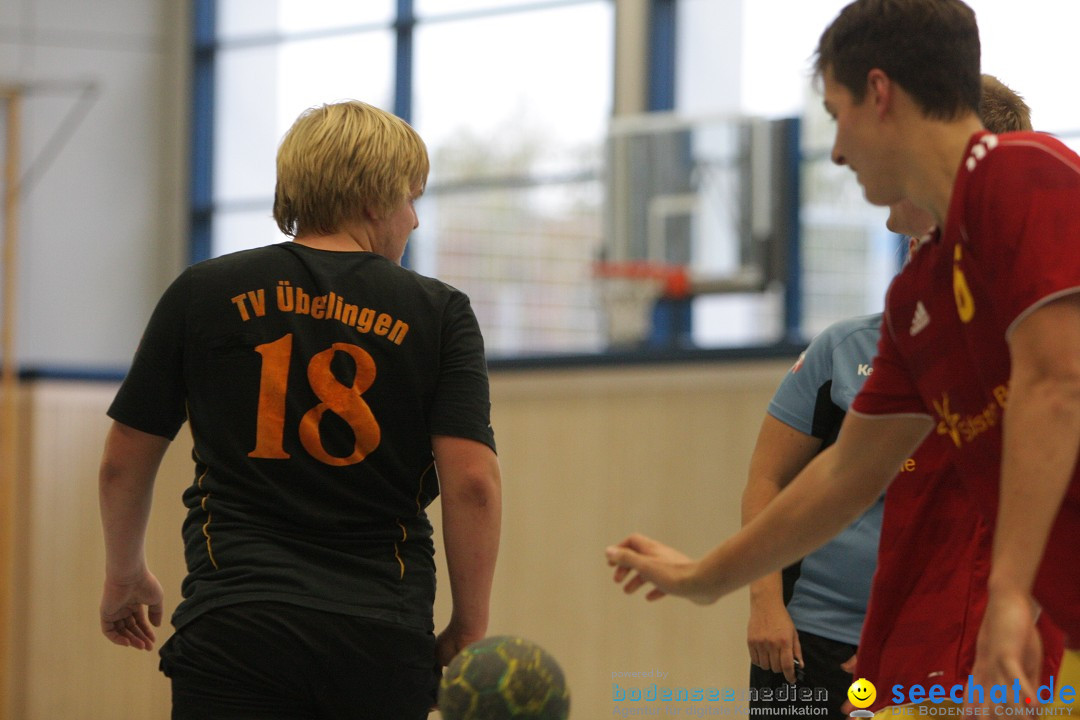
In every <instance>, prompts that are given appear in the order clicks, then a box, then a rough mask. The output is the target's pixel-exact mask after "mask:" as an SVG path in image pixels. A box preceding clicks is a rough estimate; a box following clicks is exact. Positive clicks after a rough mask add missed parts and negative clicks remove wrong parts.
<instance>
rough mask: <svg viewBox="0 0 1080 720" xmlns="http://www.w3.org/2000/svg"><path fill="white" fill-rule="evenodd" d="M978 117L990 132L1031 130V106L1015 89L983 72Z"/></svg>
mask: <svg viewBox="0 0 1080 720" xmlns="http://www.w3.org/2000/svg"><path fill="white" fill-rule="evenodd" d="M979 118H980V119H982V124H983V127H985V128H986V129H987V130H989V131H990V132H992V133H1004V132H1015V131H1017V130H1031V108H1029V107H1028V105H1027V103H1026V102H1024V98H1022V97H1020V94H1019V93H1017V92H1016V91H1015V90H1013V89H1012V88H1010V87H1009V86H1007V85H1006V84H1005V83H1003V82H1001V81H1000V80H998V79H997V78H996V77H994V76H993V75H987V74H986V73H983V76H982V97H981V98H980V100H979Z"/></svg>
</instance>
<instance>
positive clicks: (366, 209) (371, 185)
mask: <svg viewBox="0 0 1080 720" xmlns="http://www.w3.org/2000/svg"><path fill="white" fill-rule="evenodd" d="M428 170H429V161H428V154H427V148H426V147H425V146H424V141H423V140H421V139H420V136H419V135H418V134H417V133H416V131H415V130H414V129H413V128H412V127H411V126H410V125H409V124H408V123H406V122H405V121H404V120H402V119H401V118H399V117H397V116H395V115H392V114H390V113H388V112H386V111H384V110H380V109H379V108H377V107H373V106H371V105H368V104H367V103H362V102H359V101H357V100H349V101H345V102H340V103H333V104H328V105H322V106H319V107H314V108H310V109H308V110H305V111H304V112H303V113H301V115H300V117H298V118H297V119H296V122H294V123H293V126H292V127H291V128H289V131H288V132H287V133H286V134H285V137H284V138H283V139H282V141H281V145H280V146H279V147H278V154H277V186H276V187H275V189H274V220H276V221H277V225H278V227H279V228H281V231H282V232H283V233H285V234H286V235H288V236H290V237H297V236H299V235H329V234H332V233H334V232H337V231H338V230H340V229H341V226H342V224H343V223H346V222H349V221H353V220H359V219H362V218H363V217H364V215H365V213H371V214H373V215H375V216H376V217H382V216H385V215H386V214H388V213H390V212H391V211H392V210H394V209H395V208H396V207H398V206H399V205H401V204H402V203H404V202H405V201H407V200H408V199H409V198H411V197H412V196H413V195H414V194H415V193H419V192H422V191H423V189H424V185H425V183H426V182H427V176H428Z"/></svg>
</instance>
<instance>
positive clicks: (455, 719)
mask: <svg viewBox="0 0 1080 720" xmlns="http://www.w3.org/2000/svg"><path fill="white" fill-rule="evenodd" d="M439 712H441V713H442V716H443V720H510V719H511V718H514V719H516V720H566V717H567V716H568V715H569V714H570V691H569V690H568V689H567V687H566V681H565V679H564V678H563V673H562V668H560V667H559V663H557V662H556V661H555V658H553V657H552V656H551V655H550V654H549V653H548V652H546V651H545V650H544V649H543V648H542V647H540V646H539V645H537V644H536V643H534V642H531V641H529V640H526V639H524V638H520V637H513V636H509V635H499V636H496V637H490V638H485V639H483V640H480V641H478V642H475V643H473V644H472V645H470V646H468V647H467V648H465V649H464V650H462V651H461V652H460V653H458V654H457V656H455V657H454V659H453V660H451V661H450V664H449V665H448V666H447V668H446V670H445V671H444V672H443V678H442V682H441V683H440V685H439Z"/></svg>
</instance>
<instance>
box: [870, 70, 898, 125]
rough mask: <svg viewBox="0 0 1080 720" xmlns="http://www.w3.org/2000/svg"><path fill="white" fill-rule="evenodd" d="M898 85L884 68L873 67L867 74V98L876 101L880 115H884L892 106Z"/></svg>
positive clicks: (876, 108)
mask: <svg viewBox="0 0 1080 720" xmlns="http://www.w3.org/2000/svg"><path fill="white" fill-rule="evenodd" d="M895 91H896V85H895V84H894V83H893V81H892V78H890V77H889V76H888V75H886V74H885V71H884V70H881V69H879V68H873V69H872V70H871V71H870V72H869V73H867V75H866V98H867V100H869V101H871V102H872V103H874V109H875V110H876V111H877V115H878V117H883V116H884V115H885V114H886V113H887V112H888V111H889V110H890V109H891V107H892V103H893V93H894V92H895Z"/></svg>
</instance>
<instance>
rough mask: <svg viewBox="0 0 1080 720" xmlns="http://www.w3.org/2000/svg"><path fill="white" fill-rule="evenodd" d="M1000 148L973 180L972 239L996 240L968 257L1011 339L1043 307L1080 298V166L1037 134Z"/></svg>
mask: <svg viewBox="0 0 1080 720" xmlns="http://www.w3.org/2000/svg"><path fill="white" fill-rule="evenodd" d="M1000 143H1001V144H1000V146H999V147H998V148H995V150H994V151H992V152H990V153H988V154H987V156H986V158H985V159H984V160H983V161H982V162H981V163H980V164H981V165H985V167H980V168H979V171H977V172H975V173H973V176H972V182H976V183H977V187H976V188H974V190H975V192H973V193H971V194H970V195H969V198H970V199H971V200H972V201H973V202H972V204H971V205H970V206H969V208H971V209H972V210H973V211H974V214H973V215H972V216H969V217H971V223H972V226H971V227H970V228H969V233H968V236H969V237H971V238H974V239H982V238H993V246H992V247H991V246H983V247H979V246H978V245H977V244H976V245H975V246H970V249H971V252H972V254H973V260H974V261H975V263H976V264H977V266H978V268H979V271H980V272H981V273H984V280H985V282H986V285H987V287H988V288H993V292H992V295H993V298H994V303H995V305H996V307H995V311H996V313H995V314H997V315H998V317H999V318H1001V320H1002V321H1003V325H1005V326H1006V327H1007V328H1008V330H1009V331H1011V330H1012V327H1014V326H1015V324H1016V323H1017V322H1018V321H1019V320H1021V319H1022V318H1023V317H1025V316H1026V315H1027V314H1028V313H1030V312H1032V311H1033V310H1035V309H1036V308H1038V307H1039V306H1041V305H1043V304H1044V303H1046V302H1049V301H1051V300H1054V299H1056V298H1058V297H1061V296H1063V295H1067V294H1069V293H1072V292H1077V291H1080V212H1078V211H1077V209H1078V208H1080V158H1078V157H1077V156H1076V154H1074V153H1073V152H1072V151H1071V150H1069V149H1068V148H1067V147H1066V146H1065V145H1063V144H1061V143H1060V142H1058V141H1056V140H1054V139H1053V138H1050V137H1048V136H1045V135H1039V134H1035V133H1022V134H1016V135H1008V136H1005V137H1002V138H1001V140H1000ZM976 208H977V209H976ZM975 242H976V243H977V242H978V240H976V241H975ZM965 245H966V243H965Z"/></svg>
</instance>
